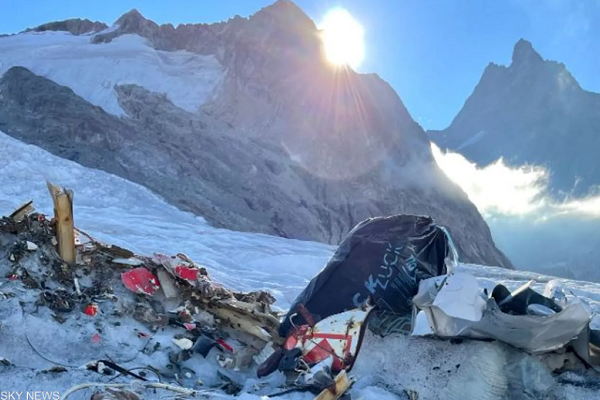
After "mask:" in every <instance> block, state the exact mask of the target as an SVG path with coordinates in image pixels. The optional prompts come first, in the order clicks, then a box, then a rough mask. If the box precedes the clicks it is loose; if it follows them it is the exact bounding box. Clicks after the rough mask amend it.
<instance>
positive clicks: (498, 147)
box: [429, 39, 600, 197]
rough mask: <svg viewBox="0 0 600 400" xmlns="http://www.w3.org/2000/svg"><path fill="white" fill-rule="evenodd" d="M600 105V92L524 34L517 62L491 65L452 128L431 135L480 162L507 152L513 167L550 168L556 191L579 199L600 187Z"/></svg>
mask: <svg viewBox="0 0 600 400" xmlns="http://www.w3.org/2000/svg"><path fill="white" fill-rule="evenodd" d="M598 110H600V94H597V93H592V92H588V91H585V90H584V89H582V88H581V87H580V86H579V83H578V82H577V81H576V80H575V78H574V77H573V76H572V75H571V73H570V72H569V71H568V70H567V68H566V67H565V65H564V64H561V63H558V62H555V61H546V60H544V59H543V58H542V57H541V56H540V55H539V54H538V53H537V52H536V51H535V49H534V48H533V46H532V45H531V43H530V42H528V41H525V40H522V39H521V40H519V42H517V44H516V45H515V47H514V51H513V56H512V63H511V65H510V66H508V67H505V66H500V65H496V64H490V65H488V66H487V68H486V69H485V71H484V73H483V76H482V77H481V80H480V81H479V83H478V84H477V86H476V87H475V90H474V91H473V94H471V96H470V97H469V98H468V99H467V101H466V102H465V105H464V106H463V108H462V110H461V111H460V112H459V113H458V115H457V116H456V118H455V119H454V121H453V122H452V124H451V125H450V127H448V128H447V129H445V130H443V131H432V132H429V133H430V137H431V139H432V140H433V141H435V142H436V143H437V144H439V145H440V147H442V148H449V149H452V150H455V151H458V152H460V153H462V154H463V155H465V156H466V157H467V158H468V159H470V160H473V161H475V162H476V163H478V164H479V165H487V164H489V163H491V162H494V161H495V160H497V159H498V158H500V157H503V158H504V159H505V161H506V162H507V163H508V164H509V165H515V166H520V165H524V164H535V165H542V166H545V167H547V168H548V169H549V170H550V172H551V177H550V186H551V188H552V190H553V192H554V194H555V195H556V196H559V197H562V196H563V195H564V194H565V193H567V194H571V195H575V196H578V195H585V194H587V193H588V191H589V190H590V189H591V188H593V187H594V186H596V185H600V162H599V161H598V160H599V159H598V154H597V149H599V148H600V112H598Z"/></svg>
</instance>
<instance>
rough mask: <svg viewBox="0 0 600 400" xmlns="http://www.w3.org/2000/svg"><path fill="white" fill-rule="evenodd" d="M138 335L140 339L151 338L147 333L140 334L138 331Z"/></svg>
mask: <svg viewBox="0 0 600 400" xmlns="http://www.w3.org/2000/svg"><path fill="white" fill-rule="evenodd" d="M136 333H137V335H138V337H139V338H149V337H150V335H148V334H147V333H144V332H140V331H138V330H136Z"/></svg>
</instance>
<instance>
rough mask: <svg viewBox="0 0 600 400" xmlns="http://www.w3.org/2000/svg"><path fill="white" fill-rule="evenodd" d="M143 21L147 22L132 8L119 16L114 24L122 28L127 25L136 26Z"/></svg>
mask: <svg viewBox="0 0 600 400" xmlns="http://www.w3.org/2000/svg"><path fill="white" fill-rule="evenodd" d="M144 21H147V19H146V18H145V17H144V16H143V15H142V14H141V13H140V12H139V11H138V10H137V9H136V8H134V9H132V10H130V11H127V12H126V13H125V14H123V15H121V17H119V19H118V20H117V22H116V23H117V24H118V25H119V26H123V25H127V24H138V23H141V22H144Z"/></svg>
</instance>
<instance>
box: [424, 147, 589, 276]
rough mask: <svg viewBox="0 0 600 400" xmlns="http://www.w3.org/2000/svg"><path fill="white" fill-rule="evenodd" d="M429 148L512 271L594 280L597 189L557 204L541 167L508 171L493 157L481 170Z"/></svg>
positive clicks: (547, 175) (544, 171) (509, 168)
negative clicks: (483, 222)
mask: <svg viewBox="0 0 600 400" xmlns="http://www.w3.org/2000/svg"><path fill="white" fill-rule="evenodd" d="M431 146H432V151H433V155H434V157H435V160H436V162H437V163H438V165H439V166H440V168H441V169H442V170H443V171H444V173H445V174H446V175H447V176H448V177H449V178H450V180H452V181H454V182H455V183H456V184H458V185H459V186H460V187H461V188H462V189H463V190H464V191H465V192H466V193H467V195H468V196H469V199H470V200H471V201H472V202H473V203H474V204H475V206H476V207H477V208H478V210H479V212H480V213H481V214H482V215H483V217H484V218H485V220H486V221H487V223H488V225H489V226H490V229H491V231H492V236H493V237H494V240H495V242H496V244H497V246H498V247H499V248H500V249H501V250H502V251H504V252H505V254H506V255H507V256H508V257H509V258H510V259H511V260H512V261H513V263H514V264H515V265H516V266H517V268H519V269H527V270H532V271H538V272H542V273H547V274H552V275H557V276H563V277H568V278H571V279H581V280H591V281H596V282H600V234H598V232H600V191H597V192H596V193H598V194H596V195H590V196H588V197H585V198H577V199H576V198H567V199H566V200H557V199H556V198H554V197H552V196H551V195H550V191H549V187H548V182H549V179H548V178H549V174H550V173H549V171H547V170H546V169H544V168H542V167H538V166H527V167H520V168H512V167H508V166H507V165H506V164H505V163H504V162H503V160H502V159H499V160H497V161H496V162H495V163H493V164H491V165H489V166H487V167H483V168H482V167H478V166H477V165H475V164H474V163H472V162H471V161H469V160H467V159H466V158H464V157H463V156H462V155H460V154H457V153H453V152H443V151H441V150H440V149H439V148H438V147H437V146H436V145H435V144H432V145H431Z"/></svg>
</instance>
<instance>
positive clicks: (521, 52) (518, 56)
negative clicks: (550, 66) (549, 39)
mask: <svg viewBox="0 0 600 400" xmlns="http://www.w3.org/2000/svg"><path fill="white" fill-rule="evenodd" d="M543 61H544V59H543V58H542V56H540V54H539V53H538V52H537V51H535V49H534V48H533V45H532V44H531V42H529V41H527V40H525V39H519V41H518V42H517V43H516V44H515V47H514V49H513V54H512V66H514V67H519V66H522V65H526V64H535V63H541V62H543Z"/></svg>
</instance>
